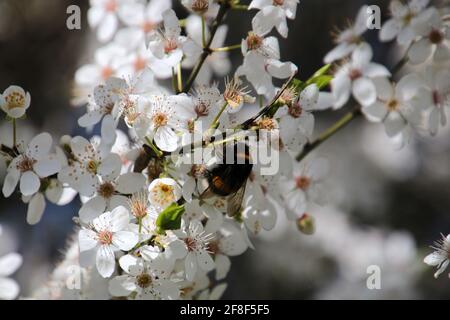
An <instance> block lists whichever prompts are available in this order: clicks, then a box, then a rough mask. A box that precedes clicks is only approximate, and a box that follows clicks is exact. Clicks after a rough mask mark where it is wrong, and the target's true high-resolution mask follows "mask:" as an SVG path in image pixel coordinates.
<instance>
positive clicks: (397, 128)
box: [384, 112, 406, 137]
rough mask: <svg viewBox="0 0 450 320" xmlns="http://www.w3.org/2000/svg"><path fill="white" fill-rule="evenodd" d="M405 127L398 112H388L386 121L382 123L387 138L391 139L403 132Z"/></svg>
mask: <svg viewBox="0 0 450 320" xmlns="http://www.w3.org/2000/svg"><path fill="white" fill-rule="evenodd" d="M405 125H406V122H405V120H404V119H403V118H402V117H401V116H400V114H399V113H398V112H389V114H388V116H387V118H386V120H385V121H384V126H385V129H386V133H387V135H388V136H389V137H393V136H395V135H397V134H399V133H400V132H401V131H402V130H403V128H404V127H405Z"/></svg>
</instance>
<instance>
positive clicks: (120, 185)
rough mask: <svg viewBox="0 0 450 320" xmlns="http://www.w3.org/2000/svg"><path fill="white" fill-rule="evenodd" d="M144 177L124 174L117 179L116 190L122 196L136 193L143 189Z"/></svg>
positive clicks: (134, 173)
mask: <svg viewBox="0 0 450 320" xmlns="http://www.w3.org/2000/svg"><path fill="white" fill-rule="evenodd" d="M144 184H145V176H144V175H143V174H141V173H137V172H130V173H125V174H123V175H121V176H119V178H118V179H117V185H116V190H117V191H118V192H120V193H123V194H132V193H135V192H138V191H139V190H141V189H142V188H143V187H144Z"/></svg>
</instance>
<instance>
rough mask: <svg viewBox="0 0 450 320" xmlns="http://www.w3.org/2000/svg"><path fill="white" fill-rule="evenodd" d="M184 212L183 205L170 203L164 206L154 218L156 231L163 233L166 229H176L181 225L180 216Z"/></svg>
mask: <svg viewBox="0 0 450 320" xmlns="http://www.w3.org/2000/svg"><path fill="white" fill-rule="evenodd" d="M183 213H184V206H180V205H178V204H177V203H175V202H174V203H172V204H171V205H170V206H168V207H167V208H165V209H164V210H163V211H162V212H161V213H160V214H159V216H158V219H156V227H157V228H158V233H164V232H165V231H166V230H177V229H180V227H181V216H182V215H183Z"/></svg>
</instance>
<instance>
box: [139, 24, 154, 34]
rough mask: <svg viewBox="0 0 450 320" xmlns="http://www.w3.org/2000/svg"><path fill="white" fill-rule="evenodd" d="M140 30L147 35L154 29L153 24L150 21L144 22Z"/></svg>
mask: <svg viewBox="0 0 450 320" xmlns="http://www.w3.org/2000/svg"><path fill="white" fill-rule="evenodd" d="M141 28H142V31H144V33H149V32H151V31H152V30H153V29H154V28H155V24H154V23H152V22H150V21H144V23H142V25H141Z"/></svg>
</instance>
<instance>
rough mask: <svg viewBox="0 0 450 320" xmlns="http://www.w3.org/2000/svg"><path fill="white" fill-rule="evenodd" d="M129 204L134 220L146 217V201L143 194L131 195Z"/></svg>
mask: <svg viewBox="0 0 450 320" xmlns="http://www.w3.org/2000/svg"><path fill="white" fill-rule="evenodd" d="M129 204H130V210H131V214H132V215H133V216H135V217H136V218H143V217H145V216H146V215H147V199H146V197H145V194H144V193H139V194H138V195H133V196H132V197H131V200H130V201H129Z"/></svg>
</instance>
